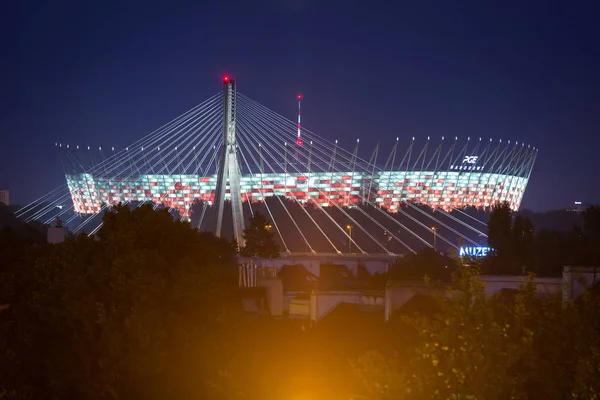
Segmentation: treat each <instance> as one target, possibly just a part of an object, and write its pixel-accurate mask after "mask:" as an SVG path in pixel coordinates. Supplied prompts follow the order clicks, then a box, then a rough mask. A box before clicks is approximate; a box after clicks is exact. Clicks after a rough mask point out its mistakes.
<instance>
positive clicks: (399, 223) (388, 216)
mask: <svg viewBox="0 0 600 400" xmlns="http://www.w3.org/2000/svg"><path fill="white" fill-rule="evenodd" d="M238 109H240V111H242V112H244V110H243V109H241V108H238ZM249 115H252V114H250V113H249ZM263 118H265V117H264V116H263ZM270 130H271V129H270ZM271 131H273V130H271ZM315 156H316V157H319V156H318V155H315ZM322 161H324V162H325V160H323V159H322ZM317 189H318V188H317ZM319 192H321V191H320V190H319ZM321 193H322V192H321ZM363 200H364V197H363ZM367 203H368V204H370V205H372V206H373V208H374V209H376V210H379V211H380V212H381V213H382V214H383V215H385V216H386V217H387V218H388V219H390V220H391V221H393V222H394V223H396V224H397V225H398V226H400V227H401V228H403V229H404V230H406V231H407V232H409V233H410V234H411V235H413V236H414V237H415V238H417V239H418V240H420V241H421V242H423V243H424V244H425V245H427V246H430V247H431V244H429V242H427V241H426V240H424V239H423V238H421V237H420V236H419V235H418V234H416V233H415V232H413V231H412V230H410V229H409V228H408V227H406V226H405V225H404V224H402V223H401V222H400V221H398V220H397V219H395V218H393V217H392V216H391V215H389V213H387V212H385V211H383V210H381V209H380V208H379V207H377V206H376V205H375V204H374V203H372V202H370V201H369V200H367ZM359 209H360V208H359ZM327 215H329V214H327ZM365 215H368V214H365ZM369 217H370V218H371V216H369ZM336 224H337V223H336ZM344 233H345V231H344ZM367 235H369V236H370V237H371V238H372V239H373V240H374V241H375V242H376V243H378V244H379V241H377V240H376V239H374V238H373V237H372V236H371V235H370V234H369V233H367ZM395 239H396V240H397V241H398V242H399V243H401V244H402V245H403V246H404V247H406V248H407V249H409V250H410V251H412V252H414V250H413V249H412V248H411V247H410V246H408V245H407V244H406V243H404V242H403V241H402V240H400V239H399V238H397V237H395ZM386 251H387V250H386Z"/></svg>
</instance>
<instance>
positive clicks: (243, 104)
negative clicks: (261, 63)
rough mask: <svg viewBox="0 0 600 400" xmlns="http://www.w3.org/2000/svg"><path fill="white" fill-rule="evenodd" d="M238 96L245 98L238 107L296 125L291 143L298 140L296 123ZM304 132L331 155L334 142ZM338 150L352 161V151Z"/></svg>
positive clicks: (304, 130)
mask: <svg viewBox="0 0 600 400" xmlns="http://www.w3.org/2000/svg"><path fill="white" fill-rule="evenodd" d="M238 98H239V99H241V100H243V101H241V102H240V103H239V105H238V108H239V107H240V106H241V107H247V108H249V109H254V110H256V111H257V112H258V113H261V114H263V115H269V116H271V119H274V120H280V121H279V122H280V124H281V125H282V126H285V125H288V126H289V127H290V128H293V127H295V128H293V129H295V132H296V134H291V135H290V137H289V139H290V143H292V142H295V140H296V136H295V135H297V124H296V123H294V122H292V121H290V120H288V119H287V118H285V117H283V116H281V115H280V114H278V113H276V112H275V111H273V110H271V109H270V108H268V107H265V106H263V105H262V104H260V103H258V102H256V101H254V100H252V99H250V98H248V97H247V96H244V95H243V94H239V93H238ZM284 124H285V125H284ZM302 133H305V134H306V135H305V137H306V138H308V139H310V140H312V141H313V142H314V143H315V144H321V145H322V146H323V148H325V149H326V150H328V151H329V153H327V152H325V151H322V152H323V154H324V155H326V156H329V154H331V153H332V152H333V148H334V147H335V144H334V143H331V142H329V141H328V140H325V139H322V138H321V137H319V136H318V135H316V134H315V133H313V132H312V131H310V130H308V129H306V128H302ZM292 139H293V140H292ZM319 150H320V149H319ZM338 150H341V152H340V153H341V154H338V155H341V156H342V157H343V158H344V159H345V160H346V161H347V162H350V161H351V160H352V153H350V152H348V151H347V150H345V149H344V148H339V147H338ZM357 160H359V161H360V162H361V163H363V164H365V165H367V166H368V165H369V162H368V161H367V160H365V159H363V158H362V157H360V156H359V157H357ZM358 165H360V164H358ZM365 172H368V170H366V169H365Z"/></svg>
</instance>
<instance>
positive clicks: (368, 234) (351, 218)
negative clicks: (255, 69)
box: [241, 110, 387, 253]
mask: <svg viewBox="0 0 600 400" xmlns="http://www.w3.org/2000/svg"><path fill="white" fill-rule="evenodd" d="M241 112H242V113H244V111H243V110H242V111H241ZM250 115H251V114H250ZM250 118H252V117H251V116H250ZM267 129H268V130H270V131H271V132H272V133H274V134H276V133H275V132H274V131H273V130H271V129H270V128H269V127H268V125H267ZM267 143H269V142H267ZM276 143H279V141H276ZM269 144H270V143H269ZM279 145H280V146H281V144H279ZM284 147H285V146H284ZM292 156H293V157H294V158H296V160H297V161H298V162H300V159H299V158H298V157H296V155H292ZM294 168H295V167H294ZM295 169H296V172H297V173H302V172H301V171H300V170H298V168H295ZM333 169H335V167H332V172H333ZM338 172H339V171H338ZM317 190H318V191H319V193H321V194H322V193H323V192H322V191H321V190H320V189H319V188H318V187H317ZM330 196H331V195H329V196H327V197H328V198H330ZM330 202H331V201H330ZM331 203H332V204H333V205H334V206H335V207H336V208H337V209H338V210H340V211H341V212H342V214H344V215H345V216H346V217H347V218H348V219H349V220H351V221H352V222H353V223H354V224H356V226H358V227H359V228H360V229H361V230H362V231H363V232H364V233H365V234H366V235H367V236H369V237H370V238H371V240H373V241H374V242H375V243H376V244H377V245H379V246H381V244H380V243H379V241H378V240H377V239H375V238H374V237H373V236H372V235H371V233H370V232H368V231H367V230H366V229H364V228H363V227H362V225H361V224H359V223H358V222H357V221H356V220H355V219H354V218H353V217H352V216H350V215H349V214H348V213H347V212H346V211H345V210H344V209H343V208H341V207H340V206H339V205H338V204H336V203H334V202H331ZM317 205H318V206H319V207H321V206H320V204H318V202H317ZM321 208H322V207H321ZM324 212H325V211H324ZM325 215H327V216H328V218H329V219H330V220H331V221H332V222H333V223H334V225H335V226H337V227H338V228H339V229H340V230H341V231H342V232H343V233H344V234H345V235H346V236H347V237H348V239H349V240H351V241H352V242H353V243H354V244H355V245H356V247H357V248H358V249H359V250H360V251H361V252H362V253H365V251H364V250H362V248H361V247H360V246H359V245H358V244H357V243H356V242H355V241H354V239H352V237H351V236H350V235H348V234H347V233H346V231H345V230H344V228H343V227H341V226H340V225H339V224H338V223H337V221H335V219H333V217H331V216H330V215H329V213H327V212H325ZM381 247H382V248H383V249H384V250H385V251H386V252H387V249H386V248H385V246H381Z"/></svg>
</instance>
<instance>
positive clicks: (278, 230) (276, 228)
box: [238, 136, 290, 254]
mask: <svg viewBox="0 0 600 400" xmlns="http://www.w3.org/2000/svg"><path fill="white" fill-rule="evenodd" d="M238 139H239V140H240V148H241V147H242V146H243V147H245V148H246V150H248V154H250V157H251V158H252V159H253V161H254V163H255V165H258V163H257V162H256V159H255V158H254V153H253V152H252V151H250V149H249V146H248V145H247V144H246V143H245V142H244V139H243V138H242V136H239V137H238ZM240 153H241V154H242V157H243V158H244V160H246V157H244V153H243V152H242V151H241V150H240ZM246 164H248V162H247V161H246ZM248 170H250V173H251V174H252V177H254V173H252V170H251V169H250V165H248ZM258 191H259V192H260V195H261V197H262V199H263V203H264V204H265V208H266V209H267V212H268V213H269V217H271V221H273V225H275V230H276V231H277V234H278V235H279V238H280V239H281V243H282V244H283V247H285V251H286V253H288V254H289V253H290V249H289V248H288V246H287V244H286V243H285V240H284V239H283V235H282V234H281V230H280V229H279V225H278V224H277V221H276V220H275V217H274V216H273V213H272V212H271V209H270V208H269V205H268V204H267V199H266V198H265V195H264V193H263V191H262V189H260V188H259V189H258Z"/></svg>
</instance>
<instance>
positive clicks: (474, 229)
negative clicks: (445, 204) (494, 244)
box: [438, 208, 488, 237]
mask: <svg viewBox="0 0 600 400" xmlns="http://www.w3.org/2000/svg"><path fill="white" fill-rule="evenodd" d="M438 211H439V212H441V213H443V214H444V215H446V216H448V217H449V218H451V219H453V220H454V221H456V222H458V223H459V224H461V225H463V226H464V227H466V228H469V229H471V230H472V231H473V232H475V233H477V234H479V235H481V236H483V237H488V236H487V234H485V233H483V232H481V231H480V230H479V229H477V228H474V227H472V226H471V225H469V224H467V223H466V222H464V221H463V220H461V219H459V218H456V217H455V216H454V215H452V214H450V213H448V212H446V211H444V210H443V209H441V208H440V209H439V210H438Z"/></svg>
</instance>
